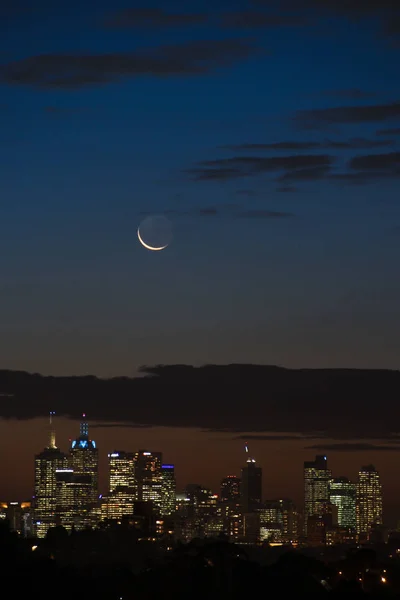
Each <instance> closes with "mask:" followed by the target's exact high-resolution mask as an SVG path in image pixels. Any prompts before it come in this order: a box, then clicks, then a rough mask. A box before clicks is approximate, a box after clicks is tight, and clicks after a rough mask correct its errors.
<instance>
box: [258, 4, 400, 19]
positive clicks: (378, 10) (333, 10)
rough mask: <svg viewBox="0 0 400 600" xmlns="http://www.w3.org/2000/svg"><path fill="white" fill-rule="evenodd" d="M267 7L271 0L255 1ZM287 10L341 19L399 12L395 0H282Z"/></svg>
mask: <svg viewBox="0 0 400 600" xmlns="http://www.w3.org/2000/svg"><path fill="white" fill-rule="evenodd" d="M256 1H257V3H258V4H265V5H268V4H269V3H270V1H271V0H256ZM281 4H282V5H283V6H284V7H286V8H287V9H290V8H295V9H297V10H300V8H303V9H311V10H312V11H313V13H314V14H319V15H321V16H325V15H326V16H330V15H338V16H343V17H349V18H354V17H357V18H359V17H370V16H374V15H377V16H385V15H388V14H394V13H395V12H397V11H398V10H399V7H398V3H397V0H283V2H282V3H281Z"/></svg>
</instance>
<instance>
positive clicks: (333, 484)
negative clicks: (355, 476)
mask: <svg viewBox="0 0 400 600" xmlns="http://www.w3.org/2000/svg"><path fill="white" fill-rule="evenodd" d="M329 500H330V503H331V504H334V505H335V506H336V507H337V524H338V526H339V527H351V528H354V529H355V527H356V484H355V483H352V482H351V481H349V479H347V477H338V478H335V479H332V480H331V481H330V483H329Z"/></svg>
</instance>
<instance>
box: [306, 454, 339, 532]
mask: <svg viewBox="0 0 400 600" xmlns="http://www.w3.org/2000/svg"><path fill="white" fill-rule="evenodd" d="M331 479H332V472H331V471H330V470H329V469H328V463H327V459H326V456H321V455H319V456H316V457H315V460H313V461H306V462H305V463H304V529H305V533H307V521H308V519H309V517H312V516H315V515H318V516H322V515H326V514H327V513H328V512H329V482H330V481H331Z"/></svg>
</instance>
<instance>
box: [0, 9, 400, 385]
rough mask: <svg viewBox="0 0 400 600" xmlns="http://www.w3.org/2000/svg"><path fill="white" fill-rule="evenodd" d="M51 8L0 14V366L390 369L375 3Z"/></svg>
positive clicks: (392, 254)
mask: <svg viewBox="0 0 400 600" xmlns="http://www.w3.org/2000/svg"><path fill="white" fill-rule="evenodd" d="M6 4H7V2H6ZM26 4H28V3H26ZM29 4H31V3H29ZM56 4H57V3H51V2H48V3H47V2H45V1H42V2H38V3H37V6H36V7H35V8H34V9H30V10H27V6H26V5H25V2H24V0H20V2H19V6H18V10H17V8H16V5H15V2H11V1H10V2H9V6H8V7H7V6H5V7H4V8H2V9H0V23H1V25H0V27H1V31H0V60H1V66H0V160H1V162H0V164H1V167H0V169H1V184H2V185H1V191H2V198H1V209H2V218H1V221H0V233H1V236H0V266H1V271H0V286H1V289H0V291H1V295H0V307H1V312H0V335H1V340H2V342H1V346H0V347H1V351H0V360H1V366H2V367H3V368H16V369H26V370H31V371H32V370H34V371H39V372H42V373H53V374H72V373H74V374H81V373H87V372H91V373H95V374H98V375H106V376H107V375H114V374H127V375H128V374H133V373H135V370H136V368H137V367H138V366H139V365H141V364H153V363H172V362H185V363H193V364H202V363H208V362H216V363H226V362H257V363H277V364H282V365H284V366H307V367H314V366H315V367H318V366H331V367H335V366H349V367H351V366H354V367H389V368H397V367H398V356H399V351H400V342H399V339H400V320H399V317H400V309H399V307H400V284H399V277H398V271H399V266H398V264H399V250H400V205H399V191H400V185H399V183H400V154H399V153H400V78H399V68H398V65H399V58H400V36H399V31H400V22H399V18H400V17H399V16H398V15H397V20H396V18H395V17H396V15H395V9H394V8H393V9H391V8H390V5H392V6H394V4H393V3H391V2H389V1H388V0H387V1H386V2H382V0H381V1H380V2H378V1H377V0H376V2H374V1H373V0H364V2H363V3H360V2H358V1H357V0H352V1H351V2H349V1H347V2H345V1H344V0H343V1H342V0H340V1H339V0H338V1H337V2H335V3H333V2H330V0H324V1H322V0H321V1H319V2H317V3H316V2H315V1H314V0H299V1H298V2H296V3H295V6H296V9H295V11H294V12H292V11H290V10H289V9H286V7H285V6H284V5H285V4H286V3H285V2H280V3H274V2H268V1H264V2H262V1H259V2H257V3H256V2H254V3H251V2H250V1H249V2H248V3H247V2H245V1H244V2H240V3H238V4H237V5H236V6H234V5H233V4H232V3H228V2H222V1H221V0H217V1H216V2H203V3H197V4H196V3H195V2H192V3H190V7H189V4H188V3H183V2H182V3H179V2H178V3H174V4H173V3H168V4H167V3H163V4H159V5H157V4H154V5H151V7H150V6H149V5H147V4H145V3H143V4H139V3H136V2H113V3H111V2H106V1H104V0H103V1H100V2H84V1H81V2H77V1H75V0H73V1H71V2H69V3H68V5H66V4H65V3H60V4H62V6H61V7H58V6H55V5H56ZM288 4H289V3H288ZM277 6H278V9H277V8H276V7H277ZM316 6H318V7H319V8H318V10H317V9H316ZM332 7H334V8H332ZM386 7H389V8H388V9H386ZM189 10H190V12H188V11H189ZM254 144H256V145H257V146H252V145H254ZM160 213H162V214H166V215H167V216H168V218H169V219H170V220H171V223H172V226H173V230H174V240H173V243H172V244H171V245H170V246H169V248H167V250H165V251H163V252H157V253H151V252H148V251H147V250H145V249H144V248H143V247H141V246H140V244H139V243H138V240H137V237H136V230H137V227H138V225H139V223H140V222H141V220H142V219H143V218H144V217H145V215H148V214H160Z"/></svg>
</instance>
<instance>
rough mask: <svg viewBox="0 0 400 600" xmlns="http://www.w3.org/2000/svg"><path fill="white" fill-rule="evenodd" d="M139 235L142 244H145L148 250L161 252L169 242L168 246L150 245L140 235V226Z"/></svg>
mask: <svg viewBox="0 0 400 600" xmlns="http://www.w3.org/2000/svg"><path fill="white" fill-rule="evenodd" d="M137 236H138V238H139V242H140V243H141V244H142V246H144V248H147V250H153V251H154V252H159V251H160V250H165V248H166V247H167V246H168V244H167V245H166V246H160V247H159V248H155V247H154V246H149V245H148V244H146V242H144V241H143V240H142V238H141V235H140V228H138V230H137Z"/></svg>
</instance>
